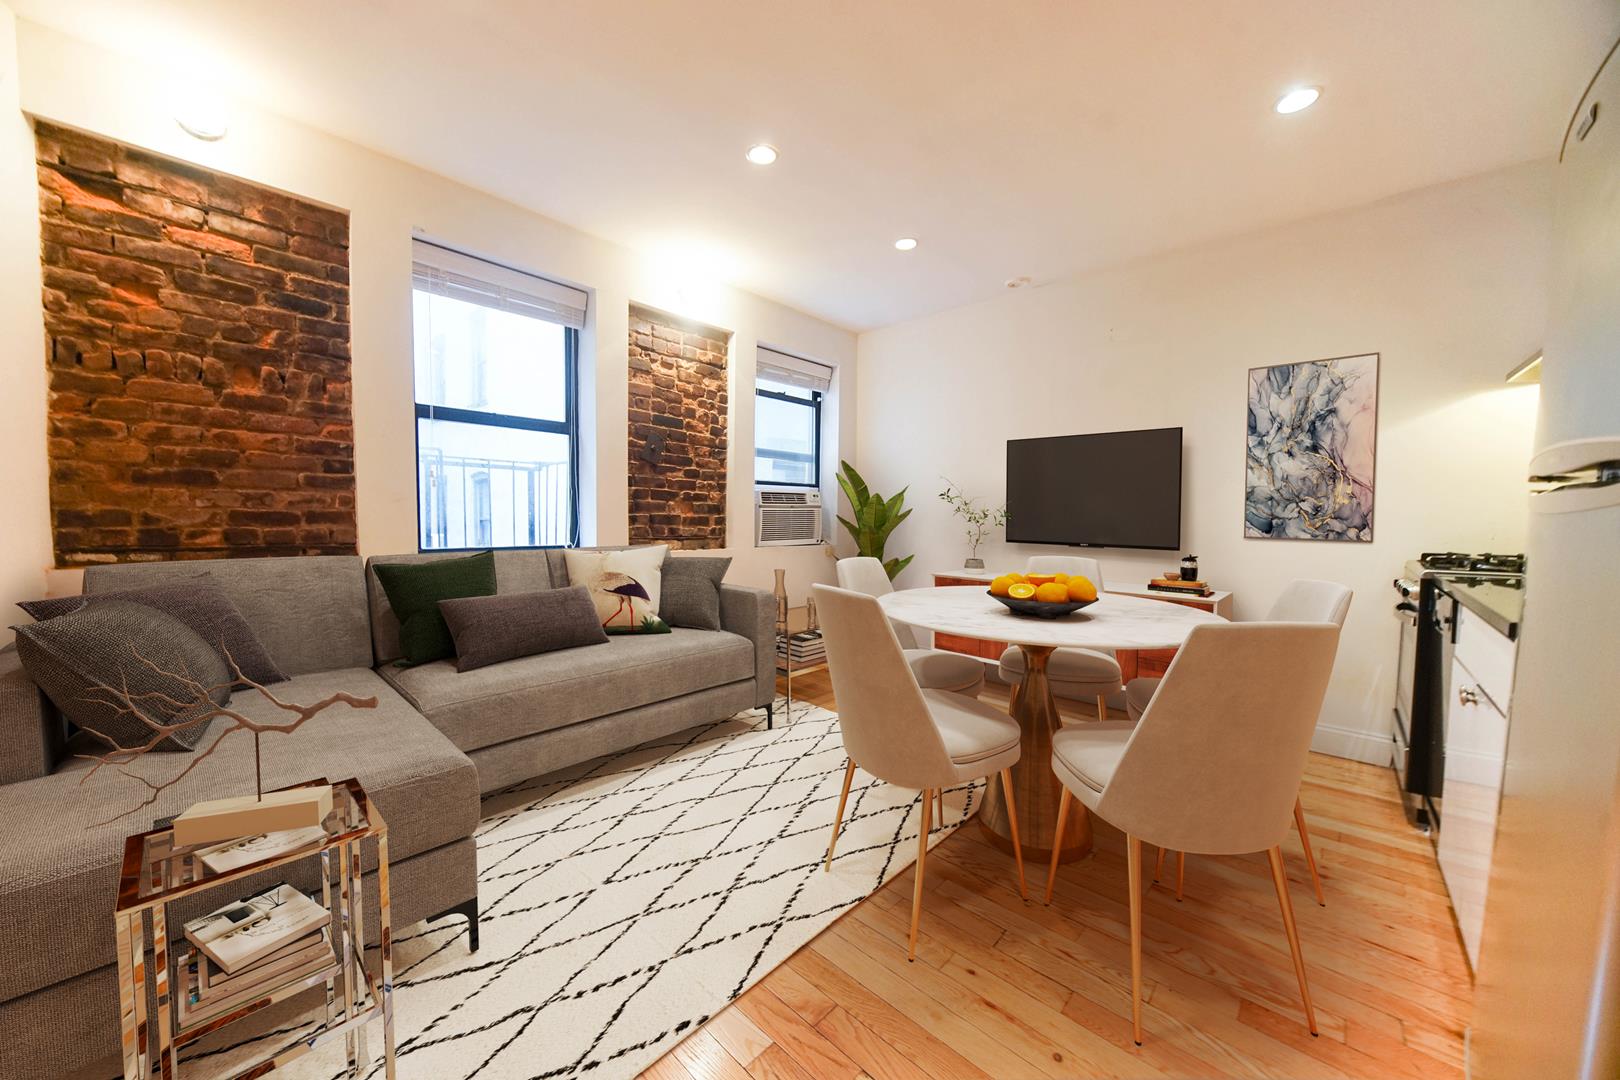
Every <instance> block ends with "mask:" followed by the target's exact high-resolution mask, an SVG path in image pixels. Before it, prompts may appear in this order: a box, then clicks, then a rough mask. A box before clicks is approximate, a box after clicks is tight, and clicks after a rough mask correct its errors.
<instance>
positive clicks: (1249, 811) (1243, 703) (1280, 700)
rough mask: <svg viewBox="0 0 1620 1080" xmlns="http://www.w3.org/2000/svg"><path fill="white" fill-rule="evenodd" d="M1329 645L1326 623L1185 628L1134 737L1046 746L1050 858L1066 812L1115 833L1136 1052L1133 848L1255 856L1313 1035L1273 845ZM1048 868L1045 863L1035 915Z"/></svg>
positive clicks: (1138, 937) (1105, 733)
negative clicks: (1053, 817)
mask: <svg viewBox="0 0 1620 1080" xmlns="http://www.w3.org/2000/svg"><path fill="white" fill-rule="evenodd" d="M1338 642H1339V628H1338V627H1337V626H1334V625H1333V624H1331V623H1321V622H1310V623H1280V622H1254V623H1212V624H1202V625H1199V626H1196V627H1194V628H1193V631H1192V633H1191V634H1190V635H1188V637H1187V641H1186V644H1184V645H1183V646H1182V647H1181V649H1180V651H1179V652H1177V654H1176V658H1175V659H1174V660H1173V661H1171V663H1170V667H1169V669H1168V670H1167V671H1166V672H1165V675H1164V679H1163V681H1162V684H1161V685H1160V687H1159V692H1158V693H1157V694H1155V695H1154V696H1153V700H1152V701H1151V702H1149V703H1148V707H1147V710H1146V711H1145V712H1143V714H1142V719H1141V720H1140V721H1139V722H1138V723H1136V724H1130V723H1118V722H1116V723H1107V724H1076V725H1073V726H1071V727H1067V728H1064V729H1063V730H1062V731H1060V732H1058V733H1057V735H1056V736H1054V738H1053V740H1052V769H1053V771H1054V772H1055V773H1056V774H1057V777H1058V779H1059V780H1060V781H1061V782H1062V784H1063V795H1062V798H1061V802H1060V805H1059V807H1058V824H1057V836H1056V837H1055V838H1054V839H1053V841H1052V850H1053V852H1054V853H1057V852H1060V851H1061V850H1062V846H1063V839H1062V838H1063V829H1064V827H1065V825H1067V823H1068V817H1069V813H1070V811H1071V809H1072V807H1073V802H1074V800H1075V799H1079V800H1080V801H1081V802H1082V803H1084V804H1085V805H1086V806H1087V807H1089V808H1090V809H1091V810H1092V811H1093V812H1095V813H1096V815H1097V816H1098V817H1100V818H1102V819H1103V820H1104V821H1107V822H1109V823H1110V824H1112V825H1114V826H1116V827H1118V828H1119V829H1120V830H1121V831H1123V832H1124V833H1125V846H1126V870H1127V879H1128V881H1129V889H1130V912H1131V1023H1132V1025H1133V1028H1134V1031H1135V1038H1136V1042H1137V1044H1138V1045H1140V1044H1141V1042H1142V844H1143V842H1144V841H1145V842H1147V843H1149V844H1156V845H1158V846H1159V847H1161V848H1174V849H1175V850H1177V851H1191V852H1194V853H1197V854H1206V855H1239V854H1247V853H1250V852H1258V851H1264V852H1265V853H1266V857H1267V859H1268V861H1269V862H1270V863H1271V880H1272V884H1273V885H1274V886H1275V888H1276V891H1277V903H1278V906H1279V907H1280V908H1281V909H1282V919H1283V929H1284V931H1285V932H1286V933H1287V936H1288V948H1289V950H1290V951H1291V952H1292V953H1293V957H1294V974H1295V976H1296V977H1297V978H1298V979H1299V993H1300V998H1301V999H1302V1000H1303V1002H1304V1005H1305V1023H1306V1026H1307V1027H1309V1028H1310V1032H1311V1034H1312V1035H1315V1034H1316V1013H1315V1012H1314V1011H1313V1009H1312V1008H1311V991H1310V987H1309V986H1308V985H1307V984H1306V981H1305V959H1304V957H1303V956H1302V955H1301V953H1300V947H1299V931H1298V929H1297V928H1296V927H1295V925H1294V908H1293V904H1292V903H1291V902H1290V900H1289V897H1288V880H1287V876H1286V873H1285V871H1284V869H1283V861H1282V847H1281V844H1282V840H1283V837H1285V836H1286V835H1287V833H1288V823H1289V817H1290V814H1291V811H1292V804H1293V803H1294V800H1295V798H1296V796H1297V795H1298V793H1299V781H1300V777H1301V776H1303V775H1304V772H1305V757H1306V754H1307V753H1308V752H1309V750H1310V744H1311V733H1312V732H1313V731H1314V730H1315V728H1316V717H1317V714H1318V713H1319V712H1320V711H1321V709H1322V699H1323V697H1324V696H1325V695H1326V693H1327V685H1328V678H1329V677H1330V676H1331V675H1332V673H1333V654H1334V652H1335V651H1336V650H1337V648H1338ZM1057 868H1058V864H1057V859H1056V858H1054V859H1053V860H1052V865H1051V869H1050V871H1049V873H1048V876H1047V881H1046V900H1047V902H1048V903H1050V902H1051V899H1052V889H1053V886H1054V884H1055V883H1056V881H1057Z"/></svg>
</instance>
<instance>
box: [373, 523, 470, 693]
mask: <svg viewBox="0 0 1620 1080" xmlns="http://www.w3.org/2000/svg"><path fill="white" fill-rule="evenodd" d="M371 568H372V570H374V571H376V574H377V580H378V581H379V582H380V583H381V584H382V587H383V592H384V593H385V594H387V596H388V604H389V606H390V607H392V608H393V609H394V616H395V618H397V619H399V651H400V660H401V663H403V664H405V665H407V666H412V665H416V664H426V663H428V662H429V661H432V660H443V659H445V658H446V657H450V656H454V655H456V643H455V639H454V638H452V637H451V636H450V627H449V626H448V625H447V624H446V623H445V621H444V616H443V615H442V614H441V613H440V612H439V601H440V600H456V599H459V598H461V597H463V596H494V595H495V553H494V552H493V551H482V552H479V553H478V554H477V555H469V556H467V557H466V558H464V559H437V560H435V561H433V562H421V563H373V564H372V566H371Z"/></svg>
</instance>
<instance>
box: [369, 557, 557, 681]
mask: <svg viewBox="0 0 1620 1080" xmlns="http://www.w3.org/2000/svg"><path fill="white" fill-rule="evenodd" d="M550 554H551V551H550V549H544V550H542V549H540V548H533V549H530V550H526V551H510V550H508V551H497V552H495V593H496V595H500V594H501V593H523V592H539V591H540V590H541V589H550V588H557V587H561V586H563V585H566V584H568V576H567V574H564V575H563V576H562V577H561V578H559V579H557V580H556V581H553V579H552V575H551V562H550V559H549V558H548V556H549V555H550ZM466 555H467V553H466V552H465V551H425V552H422V553H421V554H419V555H374V556H372V557H371V558H369V559H367V560H366V576H365V582H366V604H367V606H368V609H369V611H370V623H371V653H372V661H371V662H372V663H373V664H386V663H388V662H389V661H391V660H398V659H399V657H400V647H399V618H398V616H396V615H395V614H394V609H393V608H392V607H391V606H389V603H388V595H387V594H386V593H385V592H383V587H382V583H381V582H380V581H378V580H377V572H376V570H375V569H373V568H374V567H375V566H377V565H378V564H379V563H380V564H384V565H394V564H398V563H404V564H406V565H411V564H415V563H425V562H436V561H438V560H440V559H461V558H465V557H466Z"/></svg>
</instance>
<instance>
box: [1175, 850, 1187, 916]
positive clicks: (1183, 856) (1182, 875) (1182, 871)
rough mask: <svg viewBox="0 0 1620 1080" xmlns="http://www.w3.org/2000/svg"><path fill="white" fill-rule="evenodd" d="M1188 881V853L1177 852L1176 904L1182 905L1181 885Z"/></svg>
mask: <svg viewBox="0 0 1620 1080" xmlns="http://www.w3.org/2000/svg"><path fill="white" fill-rule="evenodd" d="M1186 879H1187V853H1186V852H1185V851H1178V852H1176V903H1178V904H1179V903H1181V885H1182V882H1184V881H1186Z"/></svg>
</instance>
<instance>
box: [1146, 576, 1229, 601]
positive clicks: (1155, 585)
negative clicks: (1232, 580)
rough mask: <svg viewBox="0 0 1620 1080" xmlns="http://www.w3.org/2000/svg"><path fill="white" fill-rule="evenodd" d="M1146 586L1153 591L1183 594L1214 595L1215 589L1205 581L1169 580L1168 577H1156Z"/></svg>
mask: <svg viewBox="0 0 1620 1080" xmlns="http://www.w3.org/2000/svg"><path fill="white" fill-rule="evenodd" d="M1148 588H1149V589H1152V590H1153V591H1155V592H1169V593H1181V594H1182V595H1183V596H1214V595H1215V590H1214V589H1211V588H1210V587H1209V582H1207V581H1180V580H1177V581H1171V580H1169V579H1168V578H1162V577H1156V578H1154V579H1153V580H1152V581H1150V582H1148Z"/></svg>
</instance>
